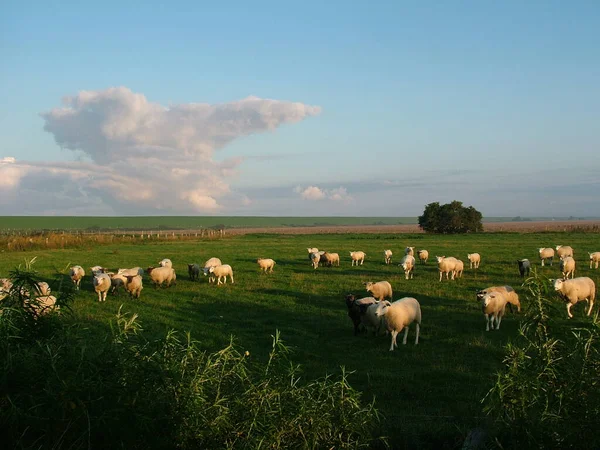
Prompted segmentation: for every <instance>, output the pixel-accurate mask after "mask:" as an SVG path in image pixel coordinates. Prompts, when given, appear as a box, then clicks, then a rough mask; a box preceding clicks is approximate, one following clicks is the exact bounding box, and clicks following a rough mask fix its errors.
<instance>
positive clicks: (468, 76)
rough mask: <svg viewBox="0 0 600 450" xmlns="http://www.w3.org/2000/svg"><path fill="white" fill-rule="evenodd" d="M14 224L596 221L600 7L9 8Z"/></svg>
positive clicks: (0, 81) (0, 67)
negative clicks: (452, 209)
mask: <svg viewBox="0 0 600 450" xmlns="http://www.w3.org/2000/svg"><path fill="white" fill-rule="evenodd" d="M0 99H1V100H0V207H1V208H2V215H108V216H114V215H251V216H256V215H259V216H417V215H419V214H421V213H422V212H423V209H424V206H425V205H426V204H428V203H431V202H440V203H447V202H450V201H452V200H459V201H462V202H463V203H464V204H465V205H472V206H474V207H475V208H477V209H478V210H479V211H481V212H482V213H483V215H484V216H488V217H489V216H504V217H511V216H524V217H526V216H535V217H538V216H544V217H568V216H571V215H573V216H577V217H579V216H600V151H599V150H600V148H599V144H600V123H599V122H600V2H597V1H575V2H569V3H567V2H562V1H536V0H531V1H527V2H522V1H511V0H507V1H503V2H481V1H458V2H428V1H425V2H409V1H407V2H398V1H393V2H384V1H372V2H360V1H357V2H354V3H353V2H348V1H338V0H331V1H328V2H315V1H304V2H285V1H284V2H282V1H244V2H238V1H224V2H204V1H193V2H192V1H190V2H155V1H152V0H148V1H144V2H133V1H131V2H121V1H119V2H113V1H103V2H71V1H62V2H52V1H43V2H42V1H34V2H31V1H18V2H17V1H2V0H0Z"/></svg>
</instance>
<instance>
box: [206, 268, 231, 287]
mask: <svg viewBox="0 0 600 450" xmlns="http://www.w3.org/2000/svg"><path fill="white" fill-rule="evenodd" d="M210 273H212V274H214V276H216V277H217V286H218V285H219V284H221V277H223V284H227V275H229V278H231V283H233V270H232V269H231V266H230V265H229V264H223V265H220V266H216V267H211V268H210Z"/></svg>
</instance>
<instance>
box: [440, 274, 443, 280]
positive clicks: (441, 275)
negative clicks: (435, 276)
mask: <svg viewBox="0 0 600 450" xmlns="http://www.w3.org/2000/svg"><path fill="white" fill-rule="evenodd" d="M442 275H443V272H440V281H442Z"/></svg>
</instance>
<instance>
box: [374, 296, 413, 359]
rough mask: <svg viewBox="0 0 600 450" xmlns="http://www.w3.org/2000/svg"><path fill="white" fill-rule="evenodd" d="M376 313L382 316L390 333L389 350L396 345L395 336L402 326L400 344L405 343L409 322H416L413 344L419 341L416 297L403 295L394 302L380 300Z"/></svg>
mask: <svg viewBox="0 0 600 450" xmlns="http://www.w3.org/2000/svg"><path fill="white" fill-rule="evenodd" d="M376 314H377V316H378V317H382V318H384V323H385V326H386V328H387V330H388V331H389V332H390V333H391V334H392V344H391V345H390V352H391V351H393V350H394V348H395V347H398V344H397V343H396V336H398V333H400V332H401V331H402V329H403V328H404V330H405V331H404V339H402V344H403V345H406V338H407V337H408V328H409V327H410V324H412V323H413V322H415V323H416V324H417V327H416V328H417V334H416V336H415V345H417V344H418V343H419V331H420V329H421V305H420V304H419V302H418V301H417V299H415V298H412V297H404V298H401V299H400V300H396V301H395V302H394V303H392V304H390V302H387V301H386V302H380V303H379V304H378V305H377V311H376Z"/></svg>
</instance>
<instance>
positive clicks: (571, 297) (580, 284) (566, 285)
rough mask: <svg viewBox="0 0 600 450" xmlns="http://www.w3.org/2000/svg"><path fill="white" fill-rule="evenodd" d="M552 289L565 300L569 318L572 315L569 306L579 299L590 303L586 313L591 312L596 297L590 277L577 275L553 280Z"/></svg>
mask: <svg viewBox="0 0 600 450" xmlns="http://www.w3.org/2000/svg"><path fill="white" fill-rule="evenodd" d="M550 281H552V280H550ZM554 290H555V291H557V292H558V293H559V295H560V296H561V297H562V298H563V299H564V300H565V301H567V314H568V316H569V319H570V318H572V317H573V314H571V307H572V306H573V305H575V304H576V303H577V302H579V301H581V300H586V301H587V302H589V304H590V306H589V308H588V311H587V315H588V316H589V315H590V314H591V313H592V308H593V306H594V300H595V299H596V284H595V283H594V281H593V280H592V279H591V278H588V277H578V278H573V279H571V280H561V279H558V280H554Z"/></svg>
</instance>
